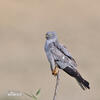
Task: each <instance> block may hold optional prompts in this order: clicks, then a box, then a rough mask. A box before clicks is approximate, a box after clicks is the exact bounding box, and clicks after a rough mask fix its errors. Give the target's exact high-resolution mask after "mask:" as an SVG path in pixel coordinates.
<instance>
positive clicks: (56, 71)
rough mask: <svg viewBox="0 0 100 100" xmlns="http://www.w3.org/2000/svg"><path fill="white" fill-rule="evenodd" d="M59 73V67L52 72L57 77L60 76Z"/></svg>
mask: <svg viewBox="0 0 100 100" xmlns="http://www.w3.org/2000/svg"><path fill="white" fill-rule="evenodd" d="M58 72H59V69H58V67H55V69H54V70H53V71H52V74H53V75H54V76H56V75H57V74H58Z"/></svg>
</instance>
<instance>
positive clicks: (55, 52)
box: [49, 43, 74, 69]
mask: <svg viewBox="0 0 100 100" xmlns="http://www.w3.org/2000/svg"><path fill="white" fill-rule="evenodd" d="M49 48H50V53H51V55H52V56H53V59H54V61H55V64H57V65H58V67H59V68H61V69H64V68H66V67H71V68H72V67H74V66H73V65H72V64H71V63H70V59H69V58H68V57H67V56H65V55H64V54H63V53H62V52H61V51H60V50H59V49H58V48H57V47H56V46H55V45H54V43H51V44H50V45H49Z"/></svg>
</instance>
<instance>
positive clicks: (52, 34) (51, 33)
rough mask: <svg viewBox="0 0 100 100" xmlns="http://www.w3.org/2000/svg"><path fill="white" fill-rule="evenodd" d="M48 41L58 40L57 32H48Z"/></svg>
mask: <svg viewBox="0 0 100 100" xmlns="http://www.w3.org/2000/svg"><path fill="white" fill-rule="evenodd" d="M46 39H47V40H51V39H57V35H56V32H47V33H46Z"/></svg>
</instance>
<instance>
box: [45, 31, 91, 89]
mask: <svg viewBox="0 0 100 100" xmlns="http://www.w3.org/2000/svg"><path fill="white" fill-rule="evenodd" d="M45 38H46V41H45V46H44V50H45V53H46V56H47V59H48V61H49V63H50V68H51V71H52V74H53V75H54V76H56V75H57V74H58V72H59V69H62V70H63V71H64V72H66V73H67V74H68V75H70V76H71V77H73V78H75V79H76V81H77V82H78V84H79V85H80V87H81V88H82V89H83V90H86V89H90V86H89V82H88V81H87V80H85V79H84V78H83V77H82V76H81V75H80V73H79V72H78V70H77V63H76V61H75V59H74V58H73V57H72V56H71V54H70V53H69V51H68V49H67V48H66V47H65V46H64V45H62V44H61V43H59V41H58V37H57V33H56V32H55V31H49V32H47V33H46V34H45Z"/></svg>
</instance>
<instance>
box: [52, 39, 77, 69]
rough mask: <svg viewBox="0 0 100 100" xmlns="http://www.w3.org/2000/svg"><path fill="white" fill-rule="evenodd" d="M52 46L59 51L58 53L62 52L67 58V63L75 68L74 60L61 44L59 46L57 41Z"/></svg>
mask: <svg viewBox="0 0 100 100" xmlns="http://www.w3.org/2000/svg"><path fill="white" fill-rule="evenodd" d="M54 46H55V47H56V48H57V49H59V51H60V52H62V53H63V54H64V55H65V56H66V57H68V58H69V62H70V63H71V65H72V66H74V67H77V64H76V61H75V59H74V58H73V57H72V56H71V54H70V53H69V52H68V50H67V48H66V47H65V46H63V45H62V44H59V43H58V42H57V41H56V42H55V43H54Z"/></svg>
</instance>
